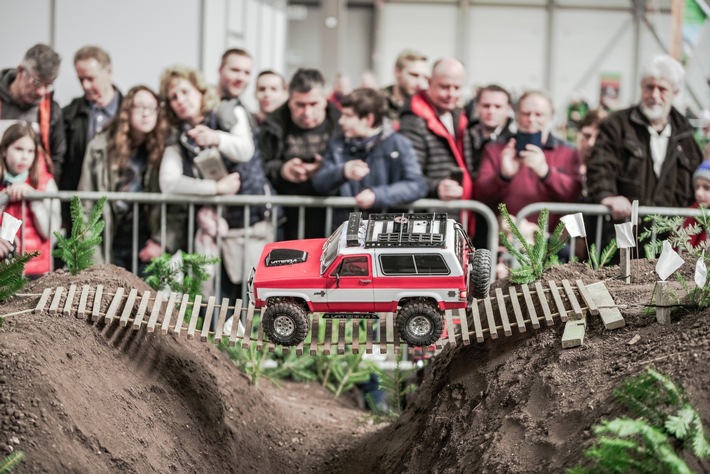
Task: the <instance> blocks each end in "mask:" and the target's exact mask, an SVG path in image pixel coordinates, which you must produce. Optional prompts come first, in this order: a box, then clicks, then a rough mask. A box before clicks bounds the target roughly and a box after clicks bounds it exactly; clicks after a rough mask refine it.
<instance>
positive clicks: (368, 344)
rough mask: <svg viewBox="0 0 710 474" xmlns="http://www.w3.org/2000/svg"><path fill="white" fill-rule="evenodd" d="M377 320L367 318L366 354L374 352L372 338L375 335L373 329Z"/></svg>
mask: <svg viewBox="0 0 710 474" xmlns="http://www.w3.org/2000/svg"><path fill="white" fill-rule="evenodd" d="M374 323H375V320H374V319H368V320H367V325H366V328H365V330H366V331H367V332H366V336H367V339H366V340H365V353H366V354H372V338H373V337H374V336H373V334H372V333H373V329H372V327H373V326H374Z"/></svg>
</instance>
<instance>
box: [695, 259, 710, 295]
mask: <svg viewBox="0 0 710 474" xmlns="http://www.w3.org/2000/svg"><path fill="white" fill-rule="evenodd" d="M707 279H708V268H707V267H706V266H705V261H704V259H703V257H700V258H699V259H698V261H697V262H696V263H695V284H696V285H698V288H702V287H704V286H705V282H706V281H707Z"/></svg>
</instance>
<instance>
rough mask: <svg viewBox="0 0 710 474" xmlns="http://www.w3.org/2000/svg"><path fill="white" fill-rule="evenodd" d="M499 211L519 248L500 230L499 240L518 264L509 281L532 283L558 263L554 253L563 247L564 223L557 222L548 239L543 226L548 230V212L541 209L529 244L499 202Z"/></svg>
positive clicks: (513, 269)
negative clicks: (531, 241)
mask: <svg viewBox="0 0 710 474" xmlns="http://www.w3.org/2000/svg"><path fill="white" fill-rule="evenodd" d="M498 210H499V211H500V215H501V216H502V217H503V219H505V221H506V223H507V224H508V226H509V227H510V230H511V232H512V233H513V237H515V240H517V241H518V243H519V244H520V249H518V248H517V247H516V246H514V245H513V244H512V243H511V242H510V241H509V240H508V237H507V236H506V235H505V233H504V232H501V233H500V241H501V242H502V244H503V246H505V248H506V249H507V250H508V252H510V253H511V254H512V255H513V257H514V258H515V260H516V261H517V262H518V265H519V267H518V268H512V269H511V270H510V281H512V282H513V283H532V282H534V281H535V280H539V279H540V278H542V272H544V271H545V270H546V269H548V268H550V267H552V266H554V265H557V264H558V263H559V260H558V258H557V253H558V252H559V251H560V250H562V249H563V248H564V246H565V243H566V240H567V239H565V238H563V237H562V231H563V230H564V228H565V225H564V224H563V223H562V222H560V223H559V224H558V225H557V227H556V228H555V231H554V232H553V233H552V235H550V238H549V239H546V238H545V229H547V223H548V221H549V217H550V211H549V210H547V209H543V210H542V211H540V214H539V216H538V220H537V227H538V229H537V230H536V231H535V234H534V237H533V243H532V244H531V243H529V242H527V241H526V240H525V237H523V234H522V233H521V232H520V229H518V226H517V225H515V222H513V219H512V218H511V217H510V213H509V212H508V208H507V207H506V205H505V204H500V205H499V206H498Z"/></svg>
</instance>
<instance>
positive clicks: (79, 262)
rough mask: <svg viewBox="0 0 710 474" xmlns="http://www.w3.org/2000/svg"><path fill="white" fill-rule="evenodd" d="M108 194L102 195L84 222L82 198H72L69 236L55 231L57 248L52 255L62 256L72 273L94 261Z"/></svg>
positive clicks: (100, 239) (102, 228)
mask: <svg viewBox="0 0 710 474" xmlns="http://www.w3.org/2000/svg"><path fill="white" fill-rule="evenodd" d="M105 205H106V196H102V197H101V198H99V200H98V201H96V203H95V204H94V206H93V207H92V208H91V212H90V213H89V219H88V221H86V222H84V210H83V208H82V206H81V200H80V199H79V198H78V197H77V196H74V197H73V198H72V200H71V221H72V228H71V234H70V236H69V237H64V236H63V235H62V234H61V233H60V232H55V233H54V236H55V237H56V238H57V248H56V249H54V252H52V255H54V256H55V257H59V258H61V259H62V260H63V261H64V263H65V264H66V266H67V270H69V273H71V274H72V275H76V274H77V273H79V272H80V271H82V270H84V269H86V268H89V267H90V266H91V265H93V263H94V252H95V250H96V246H98V245H100V244H101V242H102V240H103V238H102V236H101V233H102V232H103V230H104V220H103V211H104V206H105Z"/></svg>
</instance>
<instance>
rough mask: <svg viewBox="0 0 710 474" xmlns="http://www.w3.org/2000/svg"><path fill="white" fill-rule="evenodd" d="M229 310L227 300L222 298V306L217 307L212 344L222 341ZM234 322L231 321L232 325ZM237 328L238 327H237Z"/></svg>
mask: <svg viewBox="0 0 710 474" xmlns="http://www.w3.org/2000/svg"><path fill="white" fill-rule="evenodd" d="M228 309H229V298H222V304H220V305H219V314H218V315H217V327H216V328H215V333H214V343H215V344H219V343H220V341H221V340H222V333H223V332H224V321H225V320H226V319H227V310H228ZM235 321H236V320H232V322H233V323H234V322H235ZM237 327H238V326H237Z"/></svg>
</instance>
